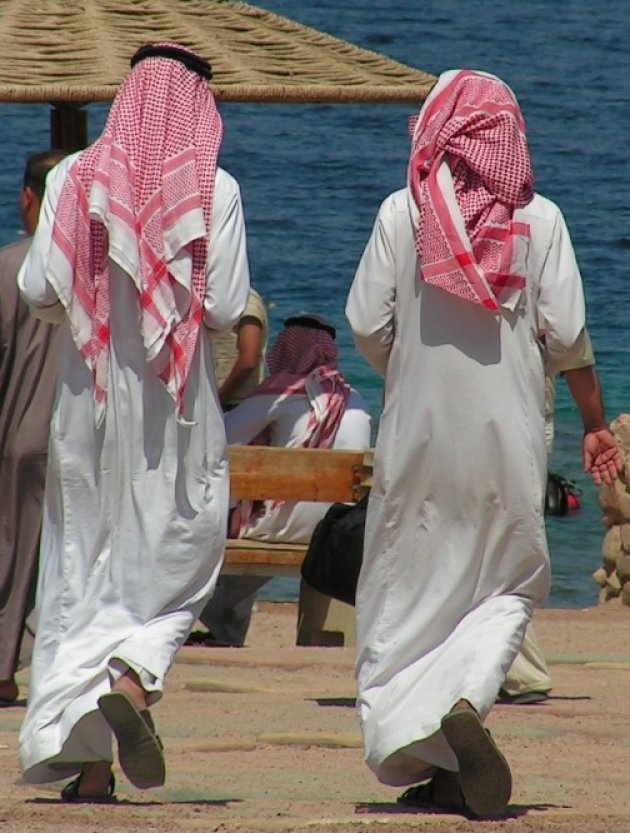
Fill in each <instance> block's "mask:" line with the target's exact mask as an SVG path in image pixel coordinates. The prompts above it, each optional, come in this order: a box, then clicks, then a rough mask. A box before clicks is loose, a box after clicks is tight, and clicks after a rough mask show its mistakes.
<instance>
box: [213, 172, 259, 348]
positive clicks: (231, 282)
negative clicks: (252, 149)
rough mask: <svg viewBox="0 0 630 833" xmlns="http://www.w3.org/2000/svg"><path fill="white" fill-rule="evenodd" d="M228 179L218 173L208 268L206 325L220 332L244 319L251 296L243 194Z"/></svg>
mask: <svg viewBox="0 0 630 833" xmlns="http://www.w3.org/2000/svg"><path fill="white" fill-rule="evenodd" d="M225 177H228V175H227V174H226V173H225V172H224V171H220V169H219V170H217V185H219V184H221V185H222V187H217V188H216V190H215V195H214V204H213V209H212V228H211V230H210V240H209V245H208V263H207V267H206V296H205V300H204V310H205V312H204V324H205V325H206V327H208V328H209V329H210V330H213V331H214V332H217V333H222V332H225V331H226V330H229V329H230V328H231V327H233V326H234V325H235V324H236V322H237V321H238V320H239V318H240V317H241V315H242V313H243V310H244V309H245V305H246V303H247V298H248V296H249V264H248V261H247V246H246V239H245V221H244V218H243V206H242V203H241V195H240V190H239V188H238V185H237V184H236V181H235V180H233V179H232V178H231V177H229V179H228V182H231V183H232V187H231V188H226V187H225V183H220V179H223V178H225Z"/></svg>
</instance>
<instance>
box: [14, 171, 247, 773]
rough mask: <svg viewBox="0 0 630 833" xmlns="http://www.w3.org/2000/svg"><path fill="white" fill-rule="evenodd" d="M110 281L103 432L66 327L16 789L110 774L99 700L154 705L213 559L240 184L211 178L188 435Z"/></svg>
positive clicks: (215, 565) (54, 192) (45, 220)
mask: <svg viewBox="0 0 630 833" xmlns="http://www.w3.org/2000/svg"><path fill="white" fill-rule="evenodd" d="M71 161H72V158H70V159H68V160H64V162H62V163H61V164H60V165H59V166H58V167H57V168H56V169H55V170H54V171H53V172H52V174H51V175H49V178H48V181H47V188H46V197H45V201H44V205H43V207H42V214H41V216H40V223H39V225H38V228H37V232H36V234H35V238H34V241H33V245H32V248H31V250H30V253H29V255H28V257H27V259H26V261H25V264H24V267H23V269H22V271H21V273H20V275H19V284H20V289H21V291H22V294H23V295H24V297H25V299H26V300H27V301H28V302H29V303H30V304H31V305H32V307H33V311H34V312H35V314H37V313H38V312H40V313H42V314H43V315H47V316H48V317H50V313H51V310H55V307H54V304H55V302H56V296H55V294H54V291H53V289H52V287H51V285H50V284H49V283H48V281H47V280H46V277H45V275H46V259H47V254H48V251H49V246H50V241H51V230H52V222H53V219H54V212H55V208H56V205H57V203H58V199H59V194H60V191H61V188H62V185H63V182H64V178H65V175H66V172H67V169H68V166H69V164H70V162H71ZM109 267H110V303H111V339H110V347H109V380H108V389H107V410H106V414H105V419H104V421H103V423H102V424H101V425H100V426H99V427H98V428H95V419H94V401H93V386H92V375H91V372H90V371H89V370H88V368H87V366H86V364H85V362H84V361H83V359H82V358H81V356H80V354H79V352H78V350H77V348H76V346H75V344H74V341H73V340H72V338H71V335H70V330H69V327H68V326H67V323H64V324H62V326H64V327H65V329H66V332H65V334H64V342H63V345H62V356H61V366H60V374H59V380H58V389H57V395H56V403H55V407H54V412H53V416H52V422H51V431H50V448H49V455H48V470H47V481H46V495H45V506H44V522H43V531H42V542H41V551H40V575H39V585H38V593H37V637H36V641H35V646H34V655H33V664H32V668H31V676H30V684H29V696H28V707H27V711H26V717H25V720H24V724H23V726H22V730H21V733H20V761H21V765H22V769H23V771H24V777H25V779H26V780H27V781H30V782H35V783H39V782H45V781H51V780H56V779H59V778H62V777H67V776H69V775H72V774H74V773H76V772H78V771H80V770H81V767H82V765H83V764H84V763H86V762H88V761H95V760H111V759H112V751H111V732H110V730H109V728H108V727H107V725H106V723H105V721H104V719H103V718H102V716H101V714H100V712H98V709H97V700H98V698H99V697H100V695H101V694H104V693H105V692H107V691H109V690H110V688H111V684H112V680H115V679H116V678H117V677H118V676H120V674H122V673H124V671H125V670H126V669H128V668H131V669H133V670H134V671H136V672H137V673H138V674H139V676H140V678H141V680H142V683H143V685H144V687H145V688H146V690H147V691H148V695H149V696H148V700H149V703H151V702H155V701H156V700H157V699H158V698H159V697H160V696H161V692H162V688H163V685H164V678H165V676H166V673H167V672H168V670H169V668H170V666H171V664H172V662H173V659H174V656H175V653H176V652H177V650H178V648H179V647H180V646H181V644H182V643H183V642H184V640H185V639H186V637H187V635H188V633H189V631H190V629H191V627H192V625H193V624H194V622H195V619H196V617H197V615H198V613H199V611H200V610H201V608H202V607H203V605H204V603H205V601H206V600H207V598H208V596H209V595H210V594H211V592H212V589H213V587H214V583H215V581H216V577H217V575H218V572H219V569H220V567H221V563H222V558H223V551H224V542H225V530H226V521H227V508H228V500H229V496H228V491H229V482H228V466H227V458H226V450H225V449H226V440H225V430H224V426H223V418H222V413H221V408H220V406H219V402H218V398H217V392H216V386H215V381H214V373H213V369H212V367H213V364H212V347H211V333H212V331H224V330H226V329H228V328H229V327H231V326H233V325H234V323H235V322H236V321H237V320H238V318H239V317H240V315H241V313H242V311H243V308H244V307H245V303H246V301H247V295H248V290H249V270H248V264H247V254H246V245H245V229H244V223H243V215H242V206H241V200H240V193H239V188H238V185H237V184H236V182H235V181H234V180H233V179H232V177H230V176H229V174H227V173H226V172H225V171H222V170H220V169H219V170H217V173H216V182H215V189H214V197H213V206H212V223H211V232H210V238H209V248H208V259H207V268H206V278H207V290H206V295H205V299H204V326H202V328H201V332H200V335H199V340H198V344H197V348H196V352H195V354H194V359H193V362H192V366H191V369H190V374H189V377H188V382H187V385H186V391H185V399H184V410H183V417H184V419H183V420H178V419H176V412H175V405H174V402H173V400H172V398H171V397H170V395H169V394H168V393H167V391H166V388H165V386H164V384H163V383H162V382H161V381H160V379H159V378H158V377H157V375H156V374H155V371H154V370H153V369H152V367H151V366H150V365H149V364H147V361H146V353H145V349H144V347H143V344H142V341H141V336H140V333H139V327H138V322H139V305H138V293H137V291H136V289H135V286H134V284H133V282H132V280H131V279H130V277H129V275H128V274H126V273H125V272H124V271H122V269H121V268H120V267H119V266H117V265H116V264H114V263H113V262H112V261H110V264H109ZM179 268H180V269H189V270H190V268H191V264H190V259H189V258H188V259H187V258H186V257H185V256H184V258H183V259H182V260H180V264H179ZM58 310H59V305H57V311H58ZM62 312H63V310H62ZM62 318H63V316H62Z"/></svg>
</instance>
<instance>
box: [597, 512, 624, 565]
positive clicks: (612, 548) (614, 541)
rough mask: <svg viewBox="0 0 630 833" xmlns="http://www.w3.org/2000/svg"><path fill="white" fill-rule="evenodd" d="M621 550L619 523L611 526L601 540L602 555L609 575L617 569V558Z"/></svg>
mask: <svg viewBox="0 0 630 833" xmlns="http://www.w3.org/2000/svg"><path fill="white" fill-rule="evenodd" d="M622 552H623V550H622V548H621V527H620V526H619V524H615V525H614V526H611V527H610V529H609V530H608V531H607V532H606V534H605V535H604V540H603V542H602V557H603V559H604V567H605V568H606V573H607V574H608V575H610V574H611V573H613V572H614V571H615V570H616V569H617V559H618V558H619V556H620V555H621V553H622Z"/></svg>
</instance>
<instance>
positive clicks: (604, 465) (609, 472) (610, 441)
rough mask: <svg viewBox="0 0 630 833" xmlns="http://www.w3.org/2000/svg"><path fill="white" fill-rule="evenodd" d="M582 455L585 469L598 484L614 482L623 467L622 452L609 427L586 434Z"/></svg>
mask: <svg viewBox="0 0 630 833" xmlns="http://www.w3.org/2000/svg"><path fill="white" fill-rule="evenodd" d="M582 455H583V458H584V471H585V472H588V473H589V474H590V475H591V477H592V478H593V482H594V483H595V485H596V486H601V485H602V483H607V484H608V485H610V484H611V483H614V482H615V480H616V479H617V477H618V476H619V474H620V473H621V471H622V469H623V460H622V459H621V453H620V451H619V449H618V448H617V443H616V442H615V438H614V437H613V435H612V434H611V432H610V431H609V430H608V428H600V429H597V430H595V431H587V433H586V434H584V440H583V443H582Z"/></svg>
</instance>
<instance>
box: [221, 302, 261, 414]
mask: <svg viewBox="0 0 630 833" xmlns="http://www.w3.org/2000/svg"><path fill="white" fill-rule="evenodd" d="M243 318H255V319H256V320H257V321H259V322H260V325H261V327H262V339H261V341H260V353H259V355H258V364H257V365H256V367H255V368H254V370H252V372H251V373H250V375H249V376H248V377H247V379H245V381H243V382H241V384H240V385H239V386H238V388H236V389H235V390H234V391H232V394H231V395H230V397H229V400H228V402H227V403H226V404H228V405H236V404H238V403H239V402H240V401H241V400H242V399H245V397H246V396H248V395H249V394H250V393H251V392H252V391H253V390H254V388H256V387H258V385H259V384H260V383H261V382H262V380H263V379H264V376H265V352H266V349H267V331H268V323H267V310H266V309H265V304H264V303H263V299H262V298H261V297H260V295H259V294H258V292H256V290H255V289H252V288H251V287H250V290H249V299H248V301H247V306H246V307H245V312H244V313H243V315H242V317H241V319H240V320H239V322H238V323H237V324H236V326H234V327H233V328H232V329H231V330H228V332H227V333H222V334H221V335H219V336H216V337H215V339H214V343H213V353H214V373H215V376H216V380H217V388H220V387H221V385H222V384H223V382H224V381H225V380H226V379H227V377H228V375H229V373H230V370H231V369H232V366H233V365H234V362H235V361H236V359H237V357H238V329H239V326H240V323H241V321H242V320H243Z"/></svg>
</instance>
